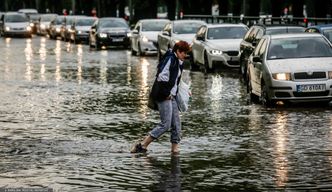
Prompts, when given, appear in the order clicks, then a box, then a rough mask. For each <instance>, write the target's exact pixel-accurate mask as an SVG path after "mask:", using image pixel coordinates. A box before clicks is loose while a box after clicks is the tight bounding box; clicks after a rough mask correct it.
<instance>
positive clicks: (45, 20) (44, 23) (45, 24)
mask: <svg viewBox="0 0 332 192" xmlns="http://www.w3.org/2000/svg"><path fill="white" fill-rule="evenodd" d="M57 16H58V15H57V14H51V13H50V14H41V15H40V20H39V22H38V24H37V26H36V27H37V34H38V35H47V34H49V28H50V24H51V21H52V20H54V19H55V18H56V17H57Z"/></svg>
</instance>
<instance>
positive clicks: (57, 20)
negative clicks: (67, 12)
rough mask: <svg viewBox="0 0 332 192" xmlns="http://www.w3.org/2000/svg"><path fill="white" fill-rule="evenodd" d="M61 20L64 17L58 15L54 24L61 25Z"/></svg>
mask: <svg viewBox="0 0 332 192" xmlns="http://www.w3.org/2000/svg"><path fill="white" fill-rule="evenodd" d="M63 21H64V17H58V18H56V20H55V24H56V25H61V24H62V23H63Z"/></svg>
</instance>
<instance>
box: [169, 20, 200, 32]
mask: <svg viewBox="0 0 332 192" xmlns="http://www.w3.org/2000/svg"><path fill="white" fill-rule="evenodd" d="M201 25H202V23H197V22H192V23H184V22H183V23H182V22H179V23H174V29H173V32H174V33H175V34H192V33H196V32H197V29H198V28H199V27H200V26H201Z"/></svg>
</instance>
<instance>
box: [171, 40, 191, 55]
mask: <svg viewBox="0 0 332 192" xmlns="http://www.w3.org/2000/svg"><path fill="white" fill-rule="evenodd" d="M177 50H179V51H180V52H185V53H188V52H189V51H190V46H189V44H188V43H187V42H186V41H179V42H177V43H175V45H174V47H173V52H174V53H175V52H176V51H177Z"/></svg>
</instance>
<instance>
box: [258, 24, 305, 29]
mask: <svg viewBox="0 0 332 192" xmlns="http://www.w3.org/2000/svg"><path fill="white" fill-rule="evenodd" d="M253 26H261V27H263V28H285V27H298V28H305V27H303V26H301V25H294V24H255V25H253Z"/></svg>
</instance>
